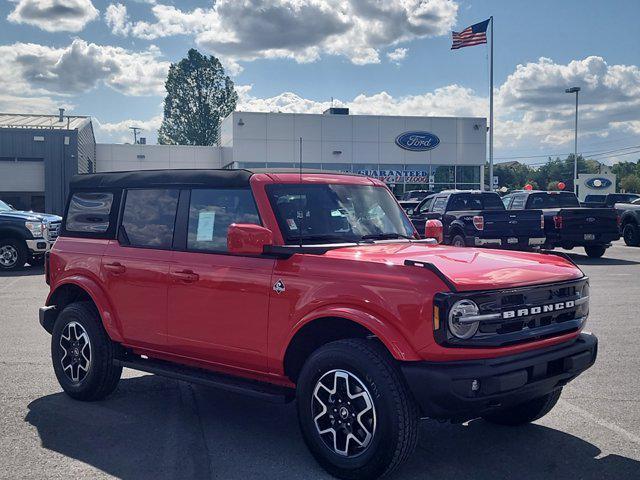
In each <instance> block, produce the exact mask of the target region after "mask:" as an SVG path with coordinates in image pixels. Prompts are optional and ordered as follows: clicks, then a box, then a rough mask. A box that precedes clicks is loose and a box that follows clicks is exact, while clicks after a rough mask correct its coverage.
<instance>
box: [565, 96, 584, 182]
mask: <svg viewBox="0 0 640 480" xmlns="http://www.w3.org/2000/svg"><path fill="white" fill-rule="evenodd" d="M579 91H580V87H571V88H567V89H566V90H565V91H564V93H575V94H576V131H575V137H574V140H573V193H575V194H576V195H577V194H578V92H579Z"/></svg>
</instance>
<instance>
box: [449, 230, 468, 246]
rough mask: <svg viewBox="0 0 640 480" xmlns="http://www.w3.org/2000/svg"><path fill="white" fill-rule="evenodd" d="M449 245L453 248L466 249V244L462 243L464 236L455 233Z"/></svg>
mask: <svg viewBox="0 0 640 480" xmlns="http://www.w3.org/2000/svg"><path fill="white" fill-rule="evenodd" d="M451 245H453V246H454V247H466V246H467V244H466V243H465V241H464V236H463V235H460V234H459V233H456V234H455V235H454V236H453V238H452V239H451Z"/></svg>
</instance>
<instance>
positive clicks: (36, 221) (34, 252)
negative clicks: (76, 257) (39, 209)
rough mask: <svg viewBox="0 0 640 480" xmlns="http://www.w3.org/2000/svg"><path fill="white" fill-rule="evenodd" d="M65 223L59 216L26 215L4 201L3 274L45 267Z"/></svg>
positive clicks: (0, 212) (0, 218) (0, 215)
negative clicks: (47, 253)
mask: <svg viewBox="0 0 640 480" xmlns="http://www.w3.org/2000/svg"><path fill="white" fill-rule="evenodd" d="M61 221H62V218H61V217H59V216H57V215H47V214H46V213H35V212H23V211H20V210H16V209H14V208H13V207H12V206H11V205H9V204H7V203H5V202H3V201H2V200H0V271H2V270H17V269H18V268H22V267H23V266H24V264H25V263H29V264H32V265H33V264H39V263H42V261H43V258H44V254H45V252H47V251H48V250H49V249H50V248H51V245H53V242H54V241H55V239H56V238H58V231H59V230H60V222H61Z"/></svg>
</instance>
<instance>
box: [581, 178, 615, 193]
mask: <svg viewBox="0 0 640 480" xmlns="http://www.w3.org/2000/svg"><path fill="white" fill-rule="evenodd" d="M585 183H586V184H587V187H589V188H594V189H596V190H598V189H601V188H608V187H610V186H611V180H609V179H608V178H603V177H596V178H590V179H589V180H587V181H586V182H585Z"/></svg>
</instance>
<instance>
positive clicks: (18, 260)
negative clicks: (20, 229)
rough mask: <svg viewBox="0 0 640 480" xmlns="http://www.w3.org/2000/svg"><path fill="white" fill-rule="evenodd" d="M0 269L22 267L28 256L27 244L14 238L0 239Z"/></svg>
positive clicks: (7, 269) (9, 269)
mask: <svg viewBox="0 0 640 480" xmlns="http://www.w3.org/2000/svg"><path fill="white" fill-rule="evenodd" d="M0 255H1V256H2V258H0V270H4V271H11V270H19V269H21V268H22V267H24V264H25V263H27V258H28V257H29V252H28V250H27V245H26V244H25V243H24V241H23V240H18V239H16V238H2V239H0Z"/></svg>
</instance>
